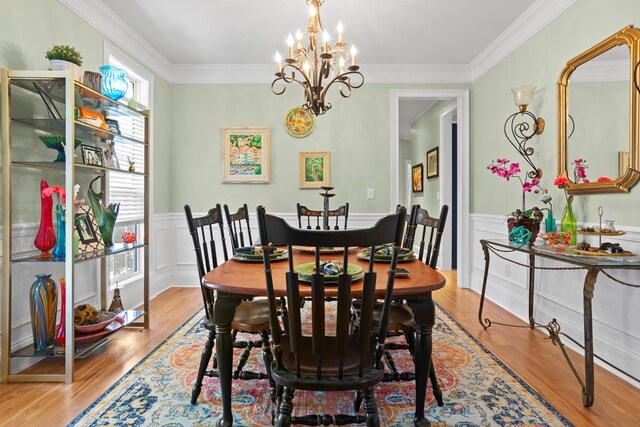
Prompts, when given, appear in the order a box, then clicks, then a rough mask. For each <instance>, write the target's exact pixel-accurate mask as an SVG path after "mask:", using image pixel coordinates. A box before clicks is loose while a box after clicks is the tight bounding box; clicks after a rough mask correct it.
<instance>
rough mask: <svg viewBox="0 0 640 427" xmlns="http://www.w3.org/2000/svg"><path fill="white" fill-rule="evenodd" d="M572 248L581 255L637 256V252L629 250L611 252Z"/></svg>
mask: <svg viewBox="0 0 640 427" xmlns="http://www.w3.org/2000/svg"><path fill="white" fill-rule="evenodd" d="M572 250H573V251H575V252H576V253H578V254H580V255H586V256H608V257H619V256H636V254H634V253H633V252H629V251H622V252H616V253H611V252H605V251H583V250H582V249H572Z"/></svg>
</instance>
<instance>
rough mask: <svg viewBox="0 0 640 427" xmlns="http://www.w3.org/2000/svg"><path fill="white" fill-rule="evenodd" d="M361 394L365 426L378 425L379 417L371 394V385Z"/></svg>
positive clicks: (378, 426)
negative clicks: (362, 395) (362, 396)
mask: <svg viewBox="0 0 640 427" xmlns="http://www.w3.org/2000/svg"><path fill="white" fill-rule="evenodd" d="M363 394H364V411H365V414H366V423H367V427H380V418H379V417H378V408H377V406H376V399H375V396H374V394H373V387H369V388H368V389H366V390H365V391H364V393H363Z"/></svg>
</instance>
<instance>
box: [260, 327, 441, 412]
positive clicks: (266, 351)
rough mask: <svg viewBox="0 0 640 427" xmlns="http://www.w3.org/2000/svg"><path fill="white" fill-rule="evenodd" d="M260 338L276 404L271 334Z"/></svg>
mask: <svg viewBox="0 0 640 427" xmlns="http://www.w3.org/2000/svg"><path fill="white" fill-rule="evenodd" d="M260 338H261V339H262V360H263V361H264V369H265V370H266V371H267V379H268V380H269V396H271V402H275V401H276V382H275V381H274V380H273V378H271V362H273V356H272V355H271V347H270V346H269V333H268V332H267V331H260ZM434 375H435V374H434Z"/></svg>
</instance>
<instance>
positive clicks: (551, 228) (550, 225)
mask: <svg viewBox="0 0 640 427" xmlns="http://www.w3.org/2000/svg"><path fill="white" fill-rule="evenodd" d="M544 230H545V231H546V232H547V233H552V232H555V231H556V219H555V218H554V217H553V215H552V214H551V213H549V215H547V219H545V220H544Z"/></svg>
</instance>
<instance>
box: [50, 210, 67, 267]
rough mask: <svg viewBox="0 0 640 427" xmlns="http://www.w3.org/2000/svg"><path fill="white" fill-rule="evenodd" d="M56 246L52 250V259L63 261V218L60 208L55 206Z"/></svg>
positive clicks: (64, 233)
mask: <svg viewBox="0 0 640 427" xmlns="http://www.w3.org/2000/svg"><path fill="white" fill-rule="evenodd" d="M56 232H57V233H56V234H57V236H56V246H55V247H54V248H53V251H52V253H53V257H54V258H55V259H58V260H63V259H64V257H65V253H66V246H65V240H66V239H65V236H66V231H65V217H64V211H63V210H62V206H60V205H56Z"/></svg>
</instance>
